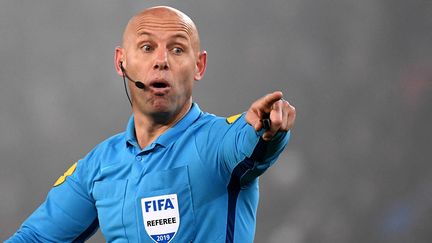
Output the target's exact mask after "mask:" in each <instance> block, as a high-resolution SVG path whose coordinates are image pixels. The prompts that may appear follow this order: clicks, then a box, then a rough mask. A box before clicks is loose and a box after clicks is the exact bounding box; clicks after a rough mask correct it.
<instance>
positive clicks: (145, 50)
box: [141, 45, 153, 52]
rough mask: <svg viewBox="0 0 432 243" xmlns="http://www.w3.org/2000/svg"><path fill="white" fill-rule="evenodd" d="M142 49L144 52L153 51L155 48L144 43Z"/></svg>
mask: <svg viewBox="0 0 432 243" xmlns="http://www.w3.org/2000/svg"><path fill="white" fill-rule="evenodd" d="M141 49H142V50H143V51H144V52H151V51H152V50H153V48H152V47H151V46H150V45H143V46H142V47H141Z"/></svg>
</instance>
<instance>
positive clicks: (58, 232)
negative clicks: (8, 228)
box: [6, 160, 98, 243]
mask: <svg viewBox="0 0 432 243" xmlns="http://www.w3.org/2000/svg"><path fill="white" fill-rule="evenodd" d="M86 162H88V161H87V160H82V161H80V162H78V163H76V164H74V165H73V166H72V167H71V168H70V169H69V170H68V171H67V172H66V173H65V175H63V176H62V177H60V178H59V180H58V181H57V182H56V183H55V186H54V187H53V188H52V189H51V190H50V192H49V193H48V196H47V198H46V200H45V202H43V203H42V205H41V206H40V207H39V208H38V209H36V210H35V211H34V212H33V213H32V214H31V215H30V216H29V218H27V219H26V220H25V221H24V223H23V224H22V226H21V228H20V229H19V230H18V231H17V232H16V233H15V234H14V235H13V236H12V237H11V238H9V239H8V240H6V242H7V243H13V242H83V241H84V240H85V239H87V238H89V237H90V236H91V235H92V234H93V233H94V232H95V231H96V230H97V228H98V222H97V217H96V208H95V205H94V201H93V199H92V197H91V196H90V193H89V192H88V188H89V187H88V186H87V185H85V182H86V181H87V180H88V177H89V176H90V175H91V172H90V171H89V170H88V168H87V167H86V166H87V165H86V164H88V163H86Z"/></svg>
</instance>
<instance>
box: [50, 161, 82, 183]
mask: <svg viewBox="0 0 432 243" xmlns="http://www.w3.org/2000/svg"><path fill="white" fill-rule="evenodd" d="M77 163H78V162H75V164H73V165H72V166H71V167H70V168H69V169H68V170H67V171H66V172H65V173H64V174H63V175H62V176H60V177H59V178H58V179H57V181H56V182H55V183H54V186H58V185H61V184H62V183H63V182H65V180H66V177H68V176H70V175H72V174H73V173H74V171H75V169H76V167H77Z"/></svg>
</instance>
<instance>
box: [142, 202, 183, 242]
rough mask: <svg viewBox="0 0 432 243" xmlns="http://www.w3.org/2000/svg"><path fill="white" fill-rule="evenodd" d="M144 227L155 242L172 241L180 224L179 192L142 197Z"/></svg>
mask: <svg viewBox="0 0 432 243" xmlns="http://www.w3.org/2000/svg"><path fill="white" fill-rule="evenodd" d="M141 209H142V214H143V222H144V228H145V230H146V231H147V234H148V235H149V236H150V237H151V238H152V239H153V241H154V242H157V243H159V242H162V243H168V242H170V241H171V240H172V239H173V238H174V236H175V234H176V233H177V230H178V228H179V225H180V214H179V208H178V200H177V194H169V195H162V196H156V197H147V198H142V199H141Z"/></svg>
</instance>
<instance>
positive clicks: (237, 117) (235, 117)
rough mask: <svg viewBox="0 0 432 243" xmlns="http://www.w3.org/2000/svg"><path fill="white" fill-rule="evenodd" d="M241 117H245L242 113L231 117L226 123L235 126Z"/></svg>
mask: <svg viewBox="0 0 432 243" xmlns="http://www.w3.org/2000/svg"><path fill="white" fill-rule="evenodd" d="M241 115H243V114H242V113H240V114H237V115H234V116H230V117H228V118H227V119H226V122H227V123H228V124H233V123H234V122H235V121H237V119H239V117H241Z"/></svg>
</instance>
